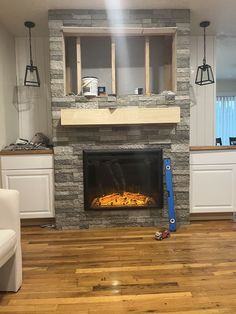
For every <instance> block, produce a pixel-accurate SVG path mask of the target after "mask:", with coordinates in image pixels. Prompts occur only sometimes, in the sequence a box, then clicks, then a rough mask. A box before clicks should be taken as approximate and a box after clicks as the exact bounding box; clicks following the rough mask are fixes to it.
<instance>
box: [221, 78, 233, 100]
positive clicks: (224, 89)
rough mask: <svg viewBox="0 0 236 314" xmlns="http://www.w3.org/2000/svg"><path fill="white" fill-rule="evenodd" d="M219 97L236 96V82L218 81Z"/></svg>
mask: <svg viewBox="0 0 236 314" xmlns="http://www.w3.org/2000/svg"><path fill="white" fill-rule="evenodd" d="M216 95H217V96H236V80H235V79H234V80H229V79H227V80H217V82H216Z"/></svg>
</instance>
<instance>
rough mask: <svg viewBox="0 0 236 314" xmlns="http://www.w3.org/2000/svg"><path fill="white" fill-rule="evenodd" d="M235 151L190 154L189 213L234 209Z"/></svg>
mask: <svg viewBox="0 0 236 314" xmlns="http://www.w3.org/2000/svg"><path fill="white" fill-rule="evenodd" d="M235 191H236V150H235V151H234V150H232V151H227V150H222V151H219V150H217V151H196V152H191V154H190V212H191V213H220V212H221V213H222V212H234V211H236V193H235Z"/></svg>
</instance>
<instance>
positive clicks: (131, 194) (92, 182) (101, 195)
mask: <svg viewBox="0 0 236 314" xmlns="http://www.w3.org/2000/svg"><path fill="white" fill-rule="evenodd" d="M83 170H84V207H85V209H86V210H87V209H107V210H109V209H134V208H142V209H143V208H162V207H163V163H162V150H161V149H133V150H84V151H83Z"/></svg>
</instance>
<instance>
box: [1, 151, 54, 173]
mask: <svg viewBox="0 0 236 314" xmlns="http://www.w3.org/2000/svg"><path fill="white" fill-rule="evenodd" d="M52 168H53V155H51V154H48V155H23V156H9V155H7V156H1V169H2V170H8V169H11V170H13V169H52Z"/></svg>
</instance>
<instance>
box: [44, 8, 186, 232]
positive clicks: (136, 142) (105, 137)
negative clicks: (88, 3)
mask: <svg viewBox="0 0 236 314" xmlns="http://www.w3.org/2000/svg"><path fill="white" fill-rule="evenodd" d="M124 16H125V17H126V19H125V20H124V21H123V23H125V24H124V26H132V27H136V26H137V27H159V26H160V27H168V26H175V27H177V45H176V47H177V51H176V66H177V69H176V84H177V91H176V93H175V95H173V94H169V93H163V94H159V95H151V96H144V95H127V96H123V97H117V98H116V97H114V96H107V97H97V98H85V97H82V96H65V93H64V75H65V73H64V61H63V50H64V48H63V35H62V32H61V27H62V26H77V27H80V26H81V27H82V26H83V27H84V26H86V27H90V26H97V27H99V26H101V27H102V26H109V22H108V19H107V15H106V12H105V11H102V10H50V11H49V40H50V78H51V95H52V121H53V143H54V167H55V215H56V225H57V227H58V228H63V229H75V228H91V227H110V226H158V225H163V224H164V223H167V222H168V219H167V193H166V190H165V178H164V176H163V178H162V179H163V185H162V188H163V204H162V206H161V207H162V208H160V206H146V207H145V206H141V207H140V208H135V207H130V208H127V207H126V208H125V209H124V208H119V207H118V208H112V207H109V209H107V208H99V210H98V209H95V208H89V209H88V208H86V206H84V205H85V201H84V165H83V156H84V152H85V151H92V152H93V151H114V150H115V151H120V152H122V151H125V152H126V151H128V150H131V151H135V150H137V151H142V150H143V151H144V150H154V151H155V150H158V151H160V150H161V151H162V154H163V158H171V162H172V167H173V182H174V195H175V209H176V215H177V221H178V222H179V223H187V222H188V221H189V114H190V99H189V71H190V69H189V58H190V50H189V41H190V37H189V35H190V20H189V19H190V12H189V10H129V11H126V12H125V15H124ZM119 23H120V21H119V20H117V25H118V26H120V25H119ZM126 106H133V107H144V108H156V107H171V106H179V107H180V111H181V119H180V123H177V124H150V125H149V124H146V125H135V126H127V125H124V126H118V125H112V126H109V125H108V126H87V127H76V126H74V127H67V126H62V125H61V120H60V118H61V109H65V108H83V109H86V108H87V109H91V108H109V107H112V108H120V107H126Z"/></svg>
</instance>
